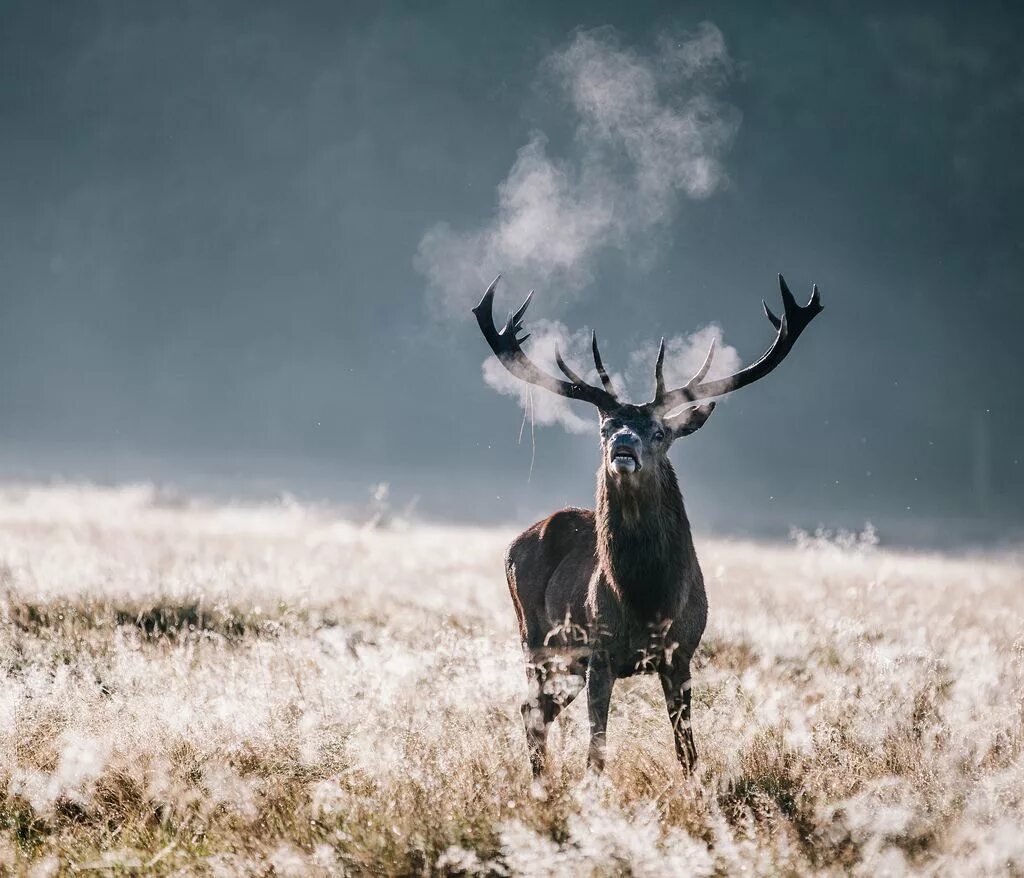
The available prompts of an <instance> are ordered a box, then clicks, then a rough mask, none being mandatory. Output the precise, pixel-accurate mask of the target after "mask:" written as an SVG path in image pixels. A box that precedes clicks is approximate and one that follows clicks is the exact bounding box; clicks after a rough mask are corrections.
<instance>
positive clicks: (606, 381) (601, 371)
mask: <svg viewBox="0 0 1024 878" xmlns="http://www.w3.org/2000/svg"><path fill="white" fill-rule="evenodd" d="M590 347H591V349H592V350H593V352H594V365H595V366H596V367H597V374H598V375H600V376H601V383H602V384H603V385H604V389H605V390H607V391H608V393H610V394H611V395H612V396H615V388H614V387H613V386H612V379H611V378H609V377H608V373H607V372H606V371H605V368H604V363H602V362H601V352H600V351H599V350H598V349H597V330H596V329H595V330H594V331H593V332H592V333H591V336H590Z"/></svg>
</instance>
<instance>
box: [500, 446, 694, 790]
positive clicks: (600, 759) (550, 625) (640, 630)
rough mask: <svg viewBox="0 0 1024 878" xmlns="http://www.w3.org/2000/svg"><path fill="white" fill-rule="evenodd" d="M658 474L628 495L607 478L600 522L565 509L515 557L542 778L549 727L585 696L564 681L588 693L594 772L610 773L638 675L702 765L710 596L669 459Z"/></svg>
mask: <svg viewBox="0 0 1024 878" xmlns="http://www.w3.org/2000/svg"><path fill="white" fill-rule="evenodd" d="M658 469H659V471H658V472H655V473H652V474H651V477H650V478H648V479H646V480H645V481H644V483H643V484H641V485H633V484H629V485H625V486H624V485H621V484H617V483H616V481H615V480H614V479H613V477H611V476H609V475H608V474H607V473H605V471H604V467H602V468H601V470H599V472H598V491H597V500H598V502H597V510H596V511H592V510H589V509H563V510H561V511H559V512H556V513H555V514H554V515H551V516H549V517H548V518H546V519H544V520H543V521H540V522H537V524H535V525H533V527H531V528H529V529H527V530H526V531H524V532H523V533H522V534H520V535H519V536H518V537H517V538H516V539H515V540H514V541H513V542H512V544H511V545H510V546H509V548H508V552H507V553H506V556H505V572H506V575H507V577H508V585H509V591H510V593H511V595H512V602H513V604H514V605H515V610H516V615H517V617H518V621H519V631H520V635H521V638H522V644H523V651H524V654H525V657H526V660H527V677H528V679H529V682H530V692H529V694H528V696H527V700H526V702H525V703H524V705H523V718H524V721H525V723H526V728H527V739H528V742H529V745H530V756H531V762H532V763H533V765H534V768H535V770H537V771H539V770H540V768H541V766H542V765H543V759H544V738H545V737H546V735H545V732H546V726H547V725H548V724H550V723H551V722H552V721H553V720H554V718H555V717H556V716H557V715H558V713H559V712H560V711H561V710H562V709H563V708H564V707H565V706H566V705H567V704H568V703H569V702H570V701H572V699H573V698H574V697H575V696H576V694H578V692H579V687H578V686H572V685H564V683H563V682H562V681H564V680H583V679H585V680H586V682H587V689H588V699H589V700H590V719H591V733H592V739H593V740H592V744H591V748H590V756H589V761H590V763H591V765H592V766H594V767H595V768H600V767H601V766H602V765H603V763H604V736H605V726H606V724H607V716H608V701H609V699H610V696H611V691H612V687H613V685H614V682H615V680H617V679H621V678H623V677H630V676H633V675H634V674H638V673H657V674H658V675H659V677H660V678H661V680H662V685H663V688H664V689H665V692H666V694H667V695H669V696H671V698H670V701H669V719H670V721H671V722H672V725H673V727H674V728H675V729H676V730H677V750H678V751H679V756H680V759H682V760H684V761H685V762H686V763H687V764H689V763H690V762H692V760H693V759H694V758H695V757H696V751H695V749H694V745H693V738H692V732H691V730H690V721H689V713H690V689H689V685H688V684H689V681H690V660H691V658H692V656H693V653H694V651H695V650H696V649H697V646H698V644H699V643H700V639H701V636H702V635H703V633H704V626H705V623H706V622H707V597H706V596H705V592H704V578H703V576H702V575H701V570H700V565H699V564H698V562H697V554H696V552H695V550H694V547H693V539H692V538H691V535H690V526H689V522H688V520H687V517H686V511H685V509H684V508H683V498H682V494H681V493H680V491H679V485H678V483H677V481H676V477H675V472H674V471H673V469H672V465H671V464H670V463H669V462H668V460H667V458H666V459H665V460H664V461H663V462H662V463H661V465H660V466H659V468H658ZM560 677H561V678H562V680H560V679H559V678H560Z"/></svg>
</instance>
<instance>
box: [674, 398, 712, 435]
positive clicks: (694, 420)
mask: <svg viewBox="0 0 1024 878" xmlns="http://www.w3.org/2000/svg"><path fill="white" fill-rule="evenodd" d="M714 410H715V404H714V403H713V402H709V403H708V404H707V405H699V406H696V407H695V408H692V409H686V411H682V412H680V413H679V414H678V415H675V416H674V417H671V418H668V419H667V420H666V421H665V427H666V428H667V429H669V430H671V431H672V438H673V439H679V438H681V437H682V436H689V435H690V434H691V433H696V432H697V431H698V430H699V429H700V428H701V427H703V426H704V424H705V423H706V422H707V419H708V418H710V417H711V413H712V412H713V411H714Z"/></svg>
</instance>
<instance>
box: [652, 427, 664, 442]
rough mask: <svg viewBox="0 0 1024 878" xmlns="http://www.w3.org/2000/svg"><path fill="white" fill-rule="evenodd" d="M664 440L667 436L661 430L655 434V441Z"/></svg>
mask: <svg viewBox="0 0 1024 878" xmlns="http://www.w3.org/2000/svg"><path fill="white" fill-rule="evenodd" d="M664 438H665V434H664V433H663V432H662V431H661V430H658V431H657V432H655V434H654V441H655V442H660V441H661V440H662V439H664Z"/></svg>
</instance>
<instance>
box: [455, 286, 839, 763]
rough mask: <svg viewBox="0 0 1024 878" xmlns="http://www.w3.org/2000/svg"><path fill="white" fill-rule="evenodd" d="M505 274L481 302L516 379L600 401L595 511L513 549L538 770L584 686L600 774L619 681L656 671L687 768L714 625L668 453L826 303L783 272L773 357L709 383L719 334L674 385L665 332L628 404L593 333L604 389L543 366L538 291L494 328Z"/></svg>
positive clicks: (545, 525)
mask: <svg viewBox="0 0 1024 878" xmlns="http://www.w3.org/2000/svg"><path fill="white" fill-rule="evenodd" d="M500 278H501V276H500V275H499V276H498V277H496V278H495V279H494V281H493V282H492V283H491V285H490V286H489V287H488V288H487V291H486V292H485V293H484V296H483V298H482V299H481V300H480V304H479V305H477V306H476V307H475V308H474V309H473V313H474V315H475V316H476V319H477V323H478V324H479V327H480V330H481V332H482V333H483V336H484V338H485V339H486V341H487V344H488V345H489V346H490V348H491V351H493V353H494V355H495V356H496V357H497V358H498V360H499V361H500V362H501V364H502V365H503V366H504V367H505V368H506V369H507V370H508V371H509V372H510V373H512V375H514V376H515V377H516V378H519V379H520V380H522V381H524V382H527V383H528V384H531V385H535V386H537V387H540V388H543V389H544V390H546V391H549V392H551V393H555V394H558V395H559V396H563V397H566V398H568V399H570V400H578V401H580V402H586V403H589V404H590V405H593V406H595V407H596V408H597V412H598V423H599V435H600V448H601V461H600V465H599V467H598V471H597V491H596V504H595V509H592V510H591V509H580V508H575V507H567V508H565V509H561V510H559V511H558V512H555V513H554V514H552V515H549V516H548V517H547V518H545V519H543V520H542V521H538V522H537V523H536V524H534V525H532V526H531V527H529V528H527V529H526V530H525V531H523V532H522V533H521V534H520V535H519V536H517V537H516V538H515V539H514V540H513V541H512V543H511V544H510V545H509V547H508V550H507V551H506V553H505V574H506V579H507V580H508V588H509V592H510V594H511V596H512V603H513V606H514V608H515V613H516V620H517V622H518V627H519V634H520V639H521V641H522V648H523V654H524V658H525V661H526V676H527V683H528V691H527V696H526V698H525V700H524V701H523V703H522V708H521V712H522V717H523V723H524V726H525V729H526V740H527V749H528V753H529V760H530V767H531V769H532V773H533V777H534V780H535V782H542V779H543V777H544V775H545V766H546V749H547V737H548V730H549V728H550V726H551V724H552V723H553V722H554V721H555V719H556V718H557V717H558V715H559V714H560V713H561V712H562V710H563V709H564V708H565V707H567V706H568V705H569V704H570V703H571V702H572V701H573V699H575V698H576V696H577V695H579V693H580V692H581V691H582V690H583V689H584V688H585V689H586V691H587V713H588V716H589V724H590V742H589V748H588V753H587V767H588V769H589V770H592V771H593V772H595V773H600V772H601V771H602V770H603V769H604V766H605V761H606V751H607V744H606V732H607V725H608V711H609V706H610V703H611V696H612V688H613V686H614V685H615V682H616V680H620V679H624V678H626V677H631V676H633V675H636V674H657V675H658V677H659V678H660V681H661V687H662V690H663V692H664V696H665V703H666V707H667V709H668V718H669V722H670V724H671V727H672V732H673V738H674V744H675V752H676V757H677V759H678V760H679V762H680V764H681V765H682V767H683V769H684V771H685V772H687V773H688V774H692V772H693V771H694V770H695V766H696V763H697V749H696V747H695V745H694V740H693V730H692V726H691V718H690V715H691V711H690V706H691V694H692V681H691V677H690V665H691V663H692V661H693V656H694V653H695V651H696V650H697V647H698V645H699V644H700V641H701V638H702V636H703V634H704V628H705V625H706V624H707V616H708V601H707V595H706V593H705V589H704V578H703V575H702V573H701V568H700V564H699V563H698V560H697V554H696V551H695V549H694V543H693V536H692V534H691V532H690V522H689V519H688V518H687V515H686V509H685V508H684V506H683V495H682V493H681V491H680V488H679V480H678V478H677V477H676V473H675V470H674V469H673V467H672V463H671V461H670V460H669V456H668V451H669V448H670V447H671V446H672V444H673V442H675V440H677V439H681V438H683V437H686V436H691V435H693V434H694V433H696V432H697V431H698V430H699V429H700V428H701V427H703V426H704V424H706V423H707V420H708V418H709V417H710V416H711V413H712V412H713V411H714V408H715V398H717V397H722V396H724V395H725V394H728V393H731V392H733V391H735V390H739V389H740V388H741V387H746V386H747V385H749V384H753V383H754V382H755V381H759V380H761V379H762V378H764V377H765V376H767V375H768V374H769V373H770V372H772V371H774V369H775V368H776V367H777V366H778V365H779V364H780V363H782V361H783V360H784V359H785V358H786V357H787V356H788V354H789V352H790V350H792V348H793V345H794V344H795V342H796V340H797V339H798V338H799V337H800V335H801V334H802V333H803V331H804V330H805V329H806V328H807V326H808V324H809V323H810V322H811V320H813V319H814V317H816V316H817V315H818V314H819V313H820V312H821V311H822V304H821V296H820V293H819V292H818V287H817V285H816V284H815V285H814V286H813V287H812V292H811V298H810V301H809V302H808V303H807V304H806V305H803V306H801V305H798V304H797V302H796V299H795V298H794V297H793V294H792V293H791V292H790V290H789V287H788V286H787V285H786V281H785V279H784V278H783V276H782V275H781V274H780V275H779V287H780V289H781V293H782V303H783V313H782V315H781V316H776V315H775V314H774V313H773V312H772V310H771V309H770V308H769V307H768V304H767V302H764V301H762V304H763V306H764V312H765V315H766V316H767V318H768V320H769V321H770V322H771V324H772V326H773V327H774V328H775V338H774V340H773V341H772V343H771V345H770V346H769V347H768V349H767V350H766V351H765V353H764V354H763V355H762V356H761V357H760V358H758V359H757V360H755V361H754V362H753V363H751V364H750V365H748V366H746V367H744V368H741V369H740V370H739V371H737V372H735V373H734V374H732V375H728V376H726V377H722V378H716V379H714V380H710V379H708V378H707V375H708V372H709V371H710V369H711V365H712V360H713V358H714V355H715V342H714V341H712V343H711V346H710V348H709V350H708V353H707V356H706V358H705V360H704V362H703V365H702V366H701V367H700V368H699V369H698V370H697V372H696V373H695V374H694V375H693V377H692V378H690V380H689V381H687V382H686V383H685V384H684V385H682V386H681V387H677V388H675V389H666V386H665V379H664V375H663V367H664V362H665V340H664V339H662V341H661V345H660V347H659V350H658V357H657V362H656V364H655V367H654V383H655V392H654V398H653V399H652V400H651V401H650V402H647V403H644V404H642V405H634V404H632V403H629V402H625V401H623V400H622V399H621V398H620V396H619V395H618V394H617V393H616V391H615V388H614V387H613V383H612V380H611V378H610V377H609V375H608V372H607V370H606V369H605V367H604V363H603V362H602V360H601V353H600V351H599V349H598V344H597V333H596V332H594V333H593V335H592V338H591V350H592V353H593V357H594V366H595V368H596V370H597V374H598V376H599V378H600V380H601V386H600V387H598V386H596V385H593V384H589V383H587V382H586V381H584V380H583V378H581V377H580V375H579V374H578V373H577V372H575V371H573V369H572V368H571V367H570V366H569V365H568V364H567V363H566V362H565V360H564V359H563V358H562V354H561V352H560V350H559V349H558V347H557V346H556V348H555V363H556V365H557V366H558V369H559V370H560V371H561V372H562V374H563V375H564V376H565V378H566V379H568V380H563V379H561V378H556V377H555V376H554V375H552V374H550V372H547V371H545V370H543V369H541V368H540V367H538V366H537V365H535V364H534V363H533V362H532V361H531V360H530V359H529V357H527V355H526V353H525V352H524V351H523V348H522V344H523V342H524V341H526V339H527V338H528V337H529V335H528V334H526V335H520V333H522V332H523V324H522V320H523V315H524V314H525V313H526V309H527V308H528V307H529V305H530V302H531V301H532V300H533V291H531V292H530V294H529V295H528V296H527V297H526V301H525V302H524V303H523V305H522V306H521V307H520V308H519V309H518V310H517V311H516V312H515V313H514V314H510V316H509V318H508V320H507V321H506V323H505V325H504V328H502V329H501V330H500V331H499V330H498V329H497V328H496V327H495V324H494V317H493V303H494V292H495V288H496V287H497V284H498V281H499V280H500Z"/></svg>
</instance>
